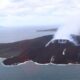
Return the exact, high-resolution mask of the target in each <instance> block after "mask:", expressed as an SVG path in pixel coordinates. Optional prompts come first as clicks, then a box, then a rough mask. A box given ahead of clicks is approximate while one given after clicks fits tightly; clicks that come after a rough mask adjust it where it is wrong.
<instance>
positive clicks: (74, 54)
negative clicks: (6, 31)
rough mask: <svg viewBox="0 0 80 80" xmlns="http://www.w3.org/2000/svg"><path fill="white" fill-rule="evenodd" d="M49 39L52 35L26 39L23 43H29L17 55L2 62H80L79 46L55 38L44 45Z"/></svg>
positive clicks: (10, 63)
mask: <svg viewBox="0 0 80 80" xmlns="http://www.w3.org/2000/svg"><path fill="white" fill-rule="evenodd" d="M51 39H52V35H49V36H43V37H40V38H35V39H32V40H30V42H29V40H28V41H27V43H26V44H25V45H27V44H29V43H31V44H30V45H29V46H27V47H26V48H24V49H23V51H22V52H21V53H20V54H19V55H18V56H14V57H11V58H7V59H6V60H4V61H3V63H4V64H5V65H12V64H18V63H22V62H25V61H29V60H32V61H34V62H37V63H40V64H46V63H55V64H68V63H80V46H76V45H75V44H74V43H72V42H70V41H69V40H55V41H54V43H51V44H49V46H47V47H45V45H46V44H47V43H48V41H49V40H51ZM16 44H17V43H16Z"/></svg>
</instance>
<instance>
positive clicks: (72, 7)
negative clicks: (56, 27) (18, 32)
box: [0, 0, 80, 26]
mask: <svg viewBox="0 0 80 80" xmlns="http://www.w3.org/2000/svg"><path fill="white" fill-rule="evenodd" d="M5 1H6V2H5ZM1 3H2V5H1V6H0V18H1V19H0V20H2V21H3V23H4V22H5V24H6V23H7V24H8V25H9V26H10V25H14V24H15V25H18V22H19V23H20V24H25V25H29V23H30V25H33V24H36V25H37V23H39V24H43V23H44V24H46V23H49V25H50V24H52V23H53V24H54V21H55V19H56V21H58V22H59V23H60V22H62V21H61V20H63V19H64V18H66V19H68V17H69V16H70V15H79V14H80V1H79V0H3V2H1ZM54 18H55V19H54ZM48 19H50V21H48ZM59 20H60V21H59ZM15 21H16V22H15ZM42 21H43V22H42ZM10 22H11V23H10ZM24 22H25V23H24ZM33 22H34V23H33ZM45 22H46V23H45ZM63 22H64V21H63ZM56 23H57V22H56ZM0 25H2V23H1V24H0ZM3 25H4V24H3Z"/></svg>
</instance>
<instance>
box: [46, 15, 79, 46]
mask: <svg viewBox="0 0 80 80" xmlns="http://www.w3.org/2000/svg"><path fill="white" fill-rule="evenodd" d="M71 35H80V16H79V15H68V16H66V17H64V21H63V24H62V26H61V27H59V28H58V30H57V32H56V33H55V35H54V37H53V38H52V39H51V40H50V41H49V42H48V43H47V44H46V46H48V45H49V44H50V43H54V40H58V39H65V40H69V41H71V42H73V43H74V44H77V43H76V42H75V41H74V40H73V38H72V37H71Z"/></svg>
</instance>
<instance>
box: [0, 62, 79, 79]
mask: <svg viewBox="0 0 80 80" xmlns="http://www.w3.org/2000/svg"><path fill="white" fill-rule="evenodd" d="M0 80H80V65H76V64H75V65H74V64H73V65H52V64H49V65H36V64H35V63H34V62H27V63H25V64H22V65H18V66H13V67H12V66H11V67H10V66H9V67H6V66H3V65H0Z"/></svg>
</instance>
